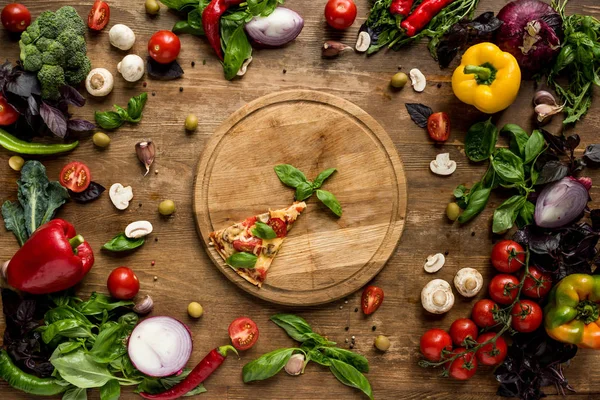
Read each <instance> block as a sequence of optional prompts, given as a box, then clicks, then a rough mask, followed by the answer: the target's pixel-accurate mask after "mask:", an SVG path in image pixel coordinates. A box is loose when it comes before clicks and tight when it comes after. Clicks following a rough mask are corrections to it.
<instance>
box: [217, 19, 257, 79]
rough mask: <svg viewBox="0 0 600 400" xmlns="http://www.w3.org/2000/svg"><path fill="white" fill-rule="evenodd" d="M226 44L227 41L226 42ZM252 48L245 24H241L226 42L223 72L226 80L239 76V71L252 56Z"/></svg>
mask: <svg viewBox="0 0 600 400" xmlns="http://www.w3.org/2000/svg"><path fill="white" fill-rule="evenodd" d="M224 42H225V41H224ZM251 55H252V46H250V42H249V41H248V37H247V36H246V31H245V30H244V24H240V25H239V26H238V27H237V28H236V29H235V31H233V33H232V34H231V36H230V37H229V40H227V41H226V42H225V56H224V59H223V71H224V72H225V79H227V80H231V79H233V78H235V77H236V76H237V73H238V71H239V70H240V68H241V67H242V64H244V61H246V60H247V59H248V58H250V56H251Z"/></svg>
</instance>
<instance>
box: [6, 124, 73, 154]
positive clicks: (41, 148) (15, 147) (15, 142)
mask: <svg viewBox="0 0 600 400" xmlns="http://www.w3.org/2000/svg"><path fill="white" fill-rule="evenodd" d="M78 145H79V142H78V141H75V142H73V143H67V144H44V143H29V142H26V141H24V140H21V139H17V138H16V137H14V136H13V135H11V134H10V133H8V132H6V131H5V130H4V129H0V146H2V147H4V148H5V149H6V150H10V151H14V152H15V153H19V154H40V155H44V154H57V153H64V152H67V151H71V150H73V149H74V148H75V147H77V146H78Z"/></svg>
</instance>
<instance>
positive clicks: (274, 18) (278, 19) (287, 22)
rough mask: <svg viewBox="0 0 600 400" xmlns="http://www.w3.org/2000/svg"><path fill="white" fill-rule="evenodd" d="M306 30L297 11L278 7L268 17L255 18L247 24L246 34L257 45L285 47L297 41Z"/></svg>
mask: <svg viewBox="0 0 600 400" xmlns="http://www.w3.org/2000/svg"><path fill="white" fill-rule="evenodd" d="M302 28H304V20H303V19H302V17H301V16H300V15H299V14H298V13H297V12H295V11H292V10H290V9H289V8H285V7H277V8H276V9H275V10H274V11H273V12H272V13H271V14H270V15H269V16H268V17H254V18H252V20H251V21H250V22H248V23H247V24H246V32H248V36H250V37H251V38H252V40H254V41H255V42H256V43H260V44H262V45H264V46H272V47H277V46H283V45H284V44H286V43H289V42H291V41H292V40H294V39H296V37H297V36H298V35H299V34H300V32H301V31H302Z"/></svg>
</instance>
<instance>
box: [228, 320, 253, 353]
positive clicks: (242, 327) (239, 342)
mask: <svg viewBox="0 0 600 400" xmlns="http://www.w3.org/2000/svg"><path fill="white" fill-rule="evenodd" d="M228 331H229V338H230V339H231V343H233V347H235V348H236V349H238V350H248V349H249V348H250V347H252V346H254V343H256V341H257V340H258V327H257V326H256V323H255V322H254V321H252V320H251V319H250V318H248V317H239V318H236V319H235V320H234V321H233V322H232V323H231V324H230V325H229V329H228Z"/></svg>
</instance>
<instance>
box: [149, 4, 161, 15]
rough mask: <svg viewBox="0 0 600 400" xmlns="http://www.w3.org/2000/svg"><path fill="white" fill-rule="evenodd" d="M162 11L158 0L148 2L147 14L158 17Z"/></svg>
mask: <svg viewBox="0 0 600 400" xmlns="http://www.w3.org/2000/svg"><path fill="white" fill-rule="evenodd" d="M159 11H160V4H158V1H156V0H146V12H147V13H148V14H150V15H156V14H158V12H159Z"/></svg>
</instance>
